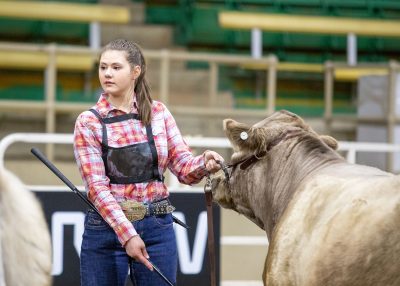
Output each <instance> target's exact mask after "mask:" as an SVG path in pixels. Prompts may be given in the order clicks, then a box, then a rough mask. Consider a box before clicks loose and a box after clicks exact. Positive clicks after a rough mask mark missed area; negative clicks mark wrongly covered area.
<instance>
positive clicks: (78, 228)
mask: <svg viewBox="0 0 400 286" xmlns="http://www.w3.org/2000/svg"><path fill="white" fill-rule="evenodd" d="M84 223H85V214H84V213H82V212H55V213H53V215H52V216H51V230H52V244H53V270H52V273H51V274H52V275H55V276H57V275H60V274H61V273H62V272H63V262H64V225H73V226H74V246H75V249H76V252H77V253H78V255H80V252H81V243H82V234H83V228H84Z"/></svg>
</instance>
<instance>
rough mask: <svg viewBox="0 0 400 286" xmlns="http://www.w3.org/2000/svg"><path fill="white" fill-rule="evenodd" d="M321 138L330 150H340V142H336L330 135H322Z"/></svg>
mask: <svg viewBox="0 0 400 286" xmlns="http://www.w3.org/2000/svg"><path fill="white" fill-rule="evenodd" d="M319 138H320V139H321V140H322V141H323V142H325V144H326V145H328V146H329V147H330V148H332V149H333V150H337V148H338V142H337V141H336V139H335V138H333V137H332V136H329V135H320V136H319Z"/></svg>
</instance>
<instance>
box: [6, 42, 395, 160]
mask: <svg viewBox="0 0 400 286" xmlns="http://www.w3.org/2000/svg"><path fill="white" fill-rule="evenodd" d="M7 52H14V53H15V52H17V53H18V52H20V53H25V54H24V55H25V56H26V57H24V59H23V61H24V62H20V61H21V60H18V57H17V58H13V59H11V62H8V63H5V62H4V61H2V63H0V67H4V66H5V65H6V68H8V69H10V68H12V67H13V62H14V63H16V64H15V66H16V67H17V68H19V69H20V68H23V67H24V66H25V67H26V68H30V69H32V68H33V69H36V70H40V69H43V70H44V71H45V77H44V86H45V97H44V101H42V102H37V101H23V100H1V102H0V109H1V110H25V109H26V108H27V107H29V109H30V110H37V111H41V112H44V113H45V116H46V121H45V122H46V129H45V131H46V132H47V133H54V132H55V128H56V114H57V113H69V112H78V111H82V110H85V109H87V108H88V107H89V106H90V104H89V103H86V104H85V103H67V102H58V101H56V86H57V73H58V71H59V70H71V69H74V67H75V68H76V69H78V70H81V71H82V70H86V71H87V70H91V69H93V67H94V66H95V63H96V59H97V58H98V53H99V51H98V50H94V49H90V48H87V47H71V46H60V45H56V44H48V45H40V44H20V43H18V44H16V43H0V56H1V55H2V53H7ZM29 55H31V57H29ZM38 55H40V56H41V57H40V56H38ZM144 55H145V57H146V58H147V59H149V60H156V61H158V62H159V63H160V77H159V84H158V86H159V97H160V100H161V101H163V102H164V103H165V104H169V102H170V99H171V94H170V80H171V79H170V75H171V74H172V73H173V69H172V68H171V66H172V63H173V62H178V61H180V62H182V61H183V62H188V61H198V62H205V63H207V64H208V66H209V68H208V75H209V82H208V86H209V88H208V95H207V98H205V99H204V101H205V102H207V106H205V107H200V106H179V105H169V109H170V110H171V111H172V112H173V113H174V114H178V115H193V116H203V117H204V116H206V117H209V116H224V117H229V116H236V117H237V116H241V117H250V118H260V119H262V118H264V117H266V116H268V115H270V114H271V113H273V112H274V111H275V109H276V90H277V71H278V70H280V69H281V68H283V69H284V70H285V71H290V70H293V72H302V71H303V69H302V65H288V64H282V65H280V64H279V62H278V60H277V58H276V57H275V56H273V55H271V56H267V57H263V58H259V59H254V58H252V57H251V56H241V55H223V54H211V53H192V52H183V51H169V50H144ZM6 56H7V54H6ZM74 57H76V59H75V60H74ZM27 58H29V59H30V61H27V60H26V59H27ZM221 65H228V66H234V67H242V68H249V69H254V67H255V66H256V69H257V70H264V71H265V78H264V81H265V92H266V94H267V100H266V104H265V108H264V109H263V110H243V109H234V108H233V107H231V108H229V107H226V106H224V107H218V106H217V105H216V102H217V97H218V85H219V76H218V72H219V66H221ZM291 67H292V68H291ZM371 68H375V69H376V68H379V69H381V70H382V69H383V70H387V75H388V77H389V88H388V95H387V100H388V105H387V106H388V108H389V109H388V111H387V113H386V117H385V118H376V117H362V118H361V117H357V116H340V115H337V114H334V113H333V99H334V82H335V74H336V73H337V72H338V71H339V70H355V71H362V70H369V69H371ZM399 71H400V64H399V63H398V62H396V61H391V62H389V63H387V64H379V65H377V64H376V65H372V64H369V65H365V64H359V65H357V66H349V65H347V64H342V63H333V62H326V63H325V65H324V68H323V69H321V72H323V73H324V75H325V76H324V86H325V87H324V116H323V118H322V119H323V122H324V125H325V130H326V131H325V132H326V133H328V134H329V133H330V131H331V129H332V124H333V122H334V121H342V122H349V121H351V122H354V123H357V122H359V123H360V122H368V123H378V124H382V125H386V126H387V129H388V133H387V134H388V135H387V140H386V142H388V143H394V127H395V124H397V123H400V118H399V116H397V115H396V114H395V102H396V74H397V73H398V72H399ZM304 72H309V67H308V66H307V65H304ZM205 84H206V83H205ZM188 96H190V95H188ZM52 153H53V150H52V146H51V145H48V147H47V154H48V156H49V157H50V158H51V157H52ZM389 160H392V159H390V158H389ZM389 164H390V161H389Z"/></svg>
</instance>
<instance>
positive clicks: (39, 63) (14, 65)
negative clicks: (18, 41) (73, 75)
mask: <svg viewBox="0 0 400 286" xmlns="http://www.w3.org/2000/svg"><path fill="white" fill-rule="evenodd" d="M96 60H97V59H96V57H95V56H93V55H90V54H71V53H69V54H68V53H57V54H56V67H57V69H59V70H66V71H89V70H92V69H93V67H94V63H95V62H96ZM48 62H49V54H48V52H45V51H43V52H41V51H2V50H0V68H4V69H30V70H43V69H45V68H46V66H47V65H48Z"/></svg>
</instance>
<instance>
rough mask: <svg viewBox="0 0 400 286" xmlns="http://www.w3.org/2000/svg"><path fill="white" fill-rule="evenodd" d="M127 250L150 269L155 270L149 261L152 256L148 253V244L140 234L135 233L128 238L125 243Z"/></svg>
mask: <svg viewBox="0 0 400 286" xmlns="http://www.w3.org/2000/svg"><path fill="white" fill-rule="evenodd" d="M125 250H126V253H127V254H128V255H129V256H130V257H132V258H133V259H135V260H136V261H139V262H141V263H143V264H144V265H145V266H146V267H147V268H148V269H149V270H151V271H153V266H151V264H150V262H149V261H148V259H149V258H150V256H149V254H148V253H147V250H146V246H145V245H144V242H143V240H142V239H141V238H140V236H139V235H135V236H133V237H131V238H130V239H129V240H128V242H127V243H126V244H125Z"/></svg>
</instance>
